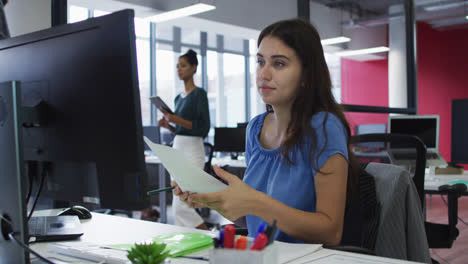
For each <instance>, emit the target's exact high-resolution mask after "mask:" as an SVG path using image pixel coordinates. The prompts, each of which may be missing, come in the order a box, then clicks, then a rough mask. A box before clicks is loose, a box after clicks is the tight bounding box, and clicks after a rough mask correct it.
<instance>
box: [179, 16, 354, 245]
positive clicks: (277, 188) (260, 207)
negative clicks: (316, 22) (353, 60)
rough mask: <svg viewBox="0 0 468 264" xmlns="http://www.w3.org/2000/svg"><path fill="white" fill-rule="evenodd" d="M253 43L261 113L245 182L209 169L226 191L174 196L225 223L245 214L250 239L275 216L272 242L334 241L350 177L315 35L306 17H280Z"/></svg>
mask: <svg viewBox="0 0 468 264" xmlns="http://www.w3.org/2000/svg"><path fill="white" fill-rule="evenodd" d="M257 44H258V53H257V86H258V91H259V93H260V95H261V97H262V99H263V101H264V102H265V103H266V104H267V112H266V113H263V114H261V115H259V116H257V117H255V118H254V119H252V120H251V121H250V122H249V126H248V129H247V139H246V153H245V158H246V163H247V170H246V173H245V177H244V182H242V181H241V180H239V179H238V177H236V176H234V175H232V174H229V173H227V172H226V171H223V170H221V169H219V168H218V167H215V172H216V173H217V175H218V176H220V177H221V178H223V179H225V180H226V181H227V182H228V184H229V187H228V188H227V189H226V190H223V191H221V192H216V193H208V194H189V193H187V192H182V190H180V188H179V187H177V188H176V189H175V190H174V193H175V194H176V195H178V196H179V198H180V199H181V200H182V201H185V202H186V203H187V204H189V205H190V206H192V207H200V206H207V207H210V208H212V209H215V210H217V211H218V212H220V213H221V214H222V215H224V216H225V217H226V218H228V219H231V220H236V219H238V218H239V217H242V216H246V221H247V227H248V230H249V235H250V236H254V235H255V232H256V230H257V228H258V226H259V225H260V224H261V223H263V222H268V223H272V222H273V220H275V219H276V221H277V227H278V228H279V230H278V231H277V233H276V234H275V239H276V240H280V241H285V242H297V243H298V242H307V243H322V244H327V245H336V244H339V243H340V240H341V236H342V230H343V218H344V213H345V204H346V200H347V190H348V189H349V190H351V189H352V188H351V187H352V186H353V185H354V184H355V175H356V174H354V173H351V172H352V171H353V170H352V169H351V167H352V166H351V164H353V163H352V162H350V160H353V158H352V157H351V155H352V154H351V152H350V151H349V144H348V143H349V136H350V129H349V125H348V123H347V121H346V119H345V117H344V114H343V110H342V109H341V107H340V106H339V105H338V104H337V103H336V102H335V100H334V98H333V95H332V93H331V81H330V74H329V72H328V68H327V65H326V62H325V58H324V54H323V49H322V46H321V43H320V37H319V34H318V33H317V31H316V29H315V28H314V27H313V26H312V25H311V24H310V23H308V22H306V21H303V20H300V19H292V20H285V21H280V22H277V23H274V24H272V25H270V26H268V27H267V28H265V29H264V30H263V31H262V32H261V34H260V36H259V39H258V42H257ZM175 184H176V183H174V185H175Z"/></svg>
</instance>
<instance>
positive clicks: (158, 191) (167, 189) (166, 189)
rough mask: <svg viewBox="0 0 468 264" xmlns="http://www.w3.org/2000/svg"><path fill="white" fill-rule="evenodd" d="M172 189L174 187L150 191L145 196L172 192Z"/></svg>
mask: <svg viewBox="0 0 468 264" xmlns="http://www.w3.org/2000/svg"><path fill="white" fill-rule="evenodd" d="M174 188H175V186H171V187H167V188H162V189H157V190H152V191H149V192H147V193H146V194H148V195H150V194H155V193H160V192H167V191H170V190H173V189H174Z"/></svg>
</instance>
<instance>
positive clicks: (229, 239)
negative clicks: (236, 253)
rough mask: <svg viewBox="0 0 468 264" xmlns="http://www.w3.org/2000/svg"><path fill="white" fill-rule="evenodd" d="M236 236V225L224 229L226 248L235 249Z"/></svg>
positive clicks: (224, 244)
mask: <svg viewBox="0 0 468 264" xmlns="http://www.w3.org/2000/svg"><path fill="white" fill-rule="evenodd" d="M235 235H236V228H235V227H234V225H227V226H226V227H225V228H224V239H223V240H224V241H223V246H224V248H234V236H235Z"/></svg>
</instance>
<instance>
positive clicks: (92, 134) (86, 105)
mask: <svg viewBox="0 0 468 264" xmlns="http://www.w3.org/2000/svg"><path fill="white" fill-rule="evenodd" d="M0 61H1V63H0V83H5V82H9V81H12V80H16V81H18V83H17V84H18V86H19V89H18V90H17V91H18V95H16V96H10V97H6V96H5V97H2V100H3V104H4V106H7V107H3V108H4V109H9V108H10V107H11V105H12V104H13V105H16V106H17V108H18V109H17V112H19V114H18V113H16V112H12V111H10V110H6V111H4V112H3V113H4V114H2V116H3V120H2V122H4V124H5V125H2V126H0V130H1V131H2V132H1V133H0V136H1V137H2V141H8V140H9V141H12V142H13V141H14V140H15V139H17V141H18V142H19V144H16V145H15V146H16V148H18V146H21V149H17V150H18V151H17V153H19V154H18V157H19V158H17V159H16V160H22V159H24V161H25V162H26V163H27V164H29V165H31V164H33V165H34V166H27V167H26V168H25V169H24V170H23V168H20V169H21V170H23V171H21V170H20V169H18V168H11V171H16V172H18V174H19V176H18V177H19V179H20V180H21V181H22V182H24V178H25V177H24V176H25V174H35V173H34V171H35V170H37V171H40V172H45V174H44V175H46V176H47V178H46V183H45V185H44V190H43V193H42V194H41V197H43V195H44V196H47V197H49V198H52V199H54V200H63V201H72V202H85V203H94V204H96V206H98V207H101V208H111V209H114V208H115V209H135V210H136V209H142V208H144V207H147V206H148V205H149V199H148V198H147V197H146V195H145V193H146V192H145V191H146V190H145V188H146V185H145V181H146V179H147V176H146V175H147V173H146V167H145V160H144V148H143V131H142V121H141V110H140V94H139V88H138V75H137V64H136V48H135V33H134V14H133V11H132V10H124V11H120V12H116V13H114V14H110V15H107V16H102V17H97V18H93V19H88V20H85V21H83V22H79V23H75V24H67V25H61V26H57V27H53V28H50V29H46V30H42V31H38V32H34V33H30V34H27V35H23V36H18V37H15V38H10V39H6V40H2V41H0ZM18 97H21V98H20V99H21V100H22V105H21V106H18V105H17V104H18V102H20V101H21V100H19V99H18ZM39 102H41V104H38V103H39ZM0 104H1V103H0ZM34 106H35V107H34ZM0 108H2V107H1V106H0ZM31 109H32V110H31ZM44 109H45V110H44ZM21 115H23V116H25V117H28V118H30V119H32V120H33V121H32V122H29V121H28V122H25V123H23V124H20V126H19V130H21V131H16V132H15V133H14V134H11V133H7V131H3V130H5V128H7V127H9V126H8V123H9V122H12V120H14V119H15V118H16V117H18V116H21ZM10 127H11V126H10ZM21 127H22V129H21ZM21 133H22V134H23V136H22V137H21V136H19V135H20V134H21ZM10 149H11V148H10ZM8 155H11V153H10V152H9V151H8V149H5V148H3V147H2V148H0V157H1V159H3V158H4V157H5V156H8ZM4 164H5V163H4ZM36 165H37V166H36ZM7 166H10V167H11V166H15V163H11V164H7ZM4 170H5V168H4V167H2V171H4ZM28 170H29V171H28ZM33 170H34V171H33ZM14 176H15V175H7V174H4V173H2V174H0V182H1V184H0V194H1V197H0V200H2V201H5V202H6V201H8V203H14V202H15V200H16V199H19V198H18V197H23V196H26V194H25V193H24V192H22V191H21V190H20V191H19V192H17V197H10V195H9V194H8V192H7V191H6V190H7V189H8V188H9V186H7V185H4V184H3V183H4V182H10V181H11V178H12V177H14ZM36 176H37V175H36ZM36 178H37V177H36ZM9 179H10V180H9ZM20 180H18V181H20ZM18 181H17V182H18ZM19 185H22V184H19ZM14 187H15V186H13V188H14ZM16 187H17V186H16ZM12 201H13V202H12ZM18 203H20V204H21V203H22V201H20V199H19V200H18ZM23 207H24V205H23ZM2 208H3V206H2ZM0 210H3V209H0ZM22 210H24V209H18V210H17V211H22ZM1 213H2V214H9V213H8V212H5V211H3V212H1ZM11 215H18V214H15V213H12V214H11ZM12 220H13V221H15V222H21V221H22V219H21V218H16V219H12ZM15 231H18V232H19V231H20V230H15ZM26 231H27V230H26ZM0 248H2V252H1V254H0V255H2V256H3V253H4V252H3V249H4V248H5V247H3V245H1V246H0ZM19 262H20V261H18V263H19ZM12 263H17V262H15V261H13V262H12Z"/></svg>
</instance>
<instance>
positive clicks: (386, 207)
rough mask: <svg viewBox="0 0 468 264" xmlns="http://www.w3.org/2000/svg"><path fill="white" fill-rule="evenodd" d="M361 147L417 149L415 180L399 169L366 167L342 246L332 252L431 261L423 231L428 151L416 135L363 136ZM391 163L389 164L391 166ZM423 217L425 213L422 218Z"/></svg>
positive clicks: (348, 213)
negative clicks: (365, 144) (394, 144)
mask: <svg viewBox="0 0 468 264" xmlns="http://www.w3.org/2000/svg"><path fill="white" fill-rule="evenodd" d="M361 142H385V143H388V142H400V143H404V144H406V145H408V146H413V147H415V148H416V149H417V150H418V152H417V153H418V154H417V161H418V162H417V164H416V170H415V176H414V177H413V178H411V176H410V173H409V171H408V170H406V169H404V168H402V167H400V166H396V165H394V164H383V163H375V162H371V163H362V164H360V165H361V168H360V177H359V178H360V181H359V186H358V189H356V190H355V191H356V193H357V194H356V195H353V198H352V200H351V201H348V204H347V208H346V214H345V220H344V227H343V236H342V243H341V245H340V246H338V247H331V248H332V249H338V250H344V251H350V252H358V253H365V254H375V255H378V256H383V257H391V258H397V259H404V260H412V261H423V262H428V261H430V255H429V247H428V245H427V239H426V233H425V229H424V225H423V223H424V219H423V213H422V212H423V210H422V208H423V207H422V205H423V202H424V193H423V192H420V191H419V190H423V188H424V170H425V150H426V149H425V146H424V144H423V143H422V141H421V140H420V139H418V138H416V137H414V136H408V135H395V134H384V133H383V134H363V135H356V136H353V137H351V142H350V143H351V144H357V143H361ZM387 161H389V160H385V162H387ZM418 212H420V213H418Z"/></svg>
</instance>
